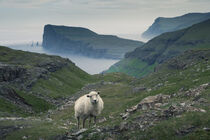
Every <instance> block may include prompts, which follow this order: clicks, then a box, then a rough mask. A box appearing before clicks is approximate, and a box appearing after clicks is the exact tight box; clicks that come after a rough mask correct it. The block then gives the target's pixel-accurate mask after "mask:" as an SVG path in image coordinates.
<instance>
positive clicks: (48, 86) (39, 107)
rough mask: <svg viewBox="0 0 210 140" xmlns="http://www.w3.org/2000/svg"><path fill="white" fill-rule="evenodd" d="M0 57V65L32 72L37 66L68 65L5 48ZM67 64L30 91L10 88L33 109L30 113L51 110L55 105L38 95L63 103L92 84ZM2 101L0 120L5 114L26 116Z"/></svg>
mask: <svg viewBox="0 0 210 140" xmlns="http://www.w3.org/2000/svg"><path fill="white" fill-rule="evenodd" d="M0 54H1V55H0V62H3V63H6V64H13V65H17V66H23V67H25V68H26V69H34V68H35V67H36V66H37V65H38V64H42V63H46V62H57V63H62V62H66V61H67V60H66V59H63V58H61V57H58V56H48V55H45V54H37V53H29V52H24V51H15V50H12V49H9V48H6V47H0ZM67 63H68V65H67V66H65V67H63V68H62V69H60V70H58V71H56V72H50V73H49V77H48V78H47V79H43V78H40V79H38V81H36V82H35V83H34V85H33V86H32V88H31V89H30V90H29V91H25V90H21V89H18V86H19V85H12V84H11V85H10V84H9V85H10V87H11V88H13V89H15V90H16V92H17V94H18V95H20V96H21V97H23V98H24V99H25V101H26V102H27V103H28V104H30V105H31V106H32V109H33V111H35V112H36V113H39V112H43V111H47V110H48V109H50V108H53V107H54V104H52V103H49V101H47V100H45V98H44V99H43V98H40V94H41V95H42V96H44V97H47V98H49V99H55V100H57V99H60V98H62V99H64V98H66V97H69V96H71V95H72V94H73V93H75V92H76V91H78V90H79V89H80V88H81V87H83V86H84V85H85V84H86V83H89V82H93V81H94V79H93V78H92V77H91V76H90V75H88V74H87V73H85V72H84V71H82V70H81V69H79V68H78V67H76V66H75V65H74V64H73V63H72V62H70V61H67ZM1 100H2V102H1V106H0V111H1V114H0V116H5V115H4V114H8V113H13V114H14V115H16V116H17V115H20V116H23V115H27V114H28V113H27V112H25V113H23V112H24V111H23V110H22V111H21V109H20V108H18V107H17V106H15V105H14V104H13V103H12V102H8V101H6V100H4V99H3V98H1ZM3 100H4V101H3ZM7 106H10V107H7ZM28 115H29V114H28Z"/></svg>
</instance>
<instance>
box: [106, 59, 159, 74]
mask: <svg viewBox="0 0 210 140" xmlns="http://www.w3.org/2000/svg"><path fill="white" fill-rule="evenodd" d="M155 66H156V64H153V65H149V64H148V63H147V62H143V61H141V60H138V59H123V60H121V61H120V62H118V63H116V64H114V65H113V66H111V67H110V68H109V69H108V70H107V71H106V73H112V72H121V73H125V74H127V75H130V76H133V77H144V76H145V75H147V74H149V73H151V72H153V71H154V67H155Z"/></svg>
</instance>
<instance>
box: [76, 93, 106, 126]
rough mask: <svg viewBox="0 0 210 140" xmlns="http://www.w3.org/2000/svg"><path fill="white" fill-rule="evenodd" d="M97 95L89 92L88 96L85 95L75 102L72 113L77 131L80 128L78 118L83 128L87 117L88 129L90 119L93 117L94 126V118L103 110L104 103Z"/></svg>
mask: <svg viewBox="0 0 210 140" xmlns="http://www.w3.org/2000/svg"><path fill="white" fill-rule="evenodd" d="M99 94H100V93H99V92H96V91H91V92H90V93H89V94H86V95H84V96H82V97H80V98H79V99H77V100H76V102H75V105H74V111H75V118H76V119H77V126H78V129H79V126H80V118H81V119H82V120H83V128H84V127H85V121H86V119H87V118H88V117H89V127H90V123H91V118H92V117H94V123H95V125H96V116H98V115H99V114H100V113H101V111H102V110H103V108H104V102H103V100H102V99H101V97H100V95H99Z"/></svg>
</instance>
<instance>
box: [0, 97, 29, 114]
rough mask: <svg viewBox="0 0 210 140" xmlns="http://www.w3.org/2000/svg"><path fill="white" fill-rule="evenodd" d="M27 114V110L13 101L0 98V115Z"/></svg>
mask: <svg viewBox="0 0 210 140" xmlns="http://www.w3.org/2000/svg"><path fill="white" fill-rule="evenodd" d="M19 115H20V116H27V115H29V114H28V113H27V112H24V111H23V110H22V109H21V108H19V107H18V106H16V105H14V104H12V103H11V102H9V101H7V100H5V99H2V98H0V117H6V116H19Z"/></svg>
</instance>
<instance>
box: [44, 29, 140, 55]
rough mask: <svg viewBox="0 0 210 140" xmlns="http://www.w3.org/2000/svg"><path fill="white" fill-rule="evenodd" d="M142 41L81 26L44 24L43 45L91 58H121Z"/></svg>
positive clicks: (54, 49)
mask: <svg viewBox="0 0 210 140" xmlns="http://www.w3.org/2000/svg"><path fill="white" fill-rule="evenodd" d="M142 44H143V43H142V42H140V41H133V40H128V39H122V38H118V37H117V36H112V35H99V34H97V33H95V32H93V31H91V30H89V29H86V28H81V27H67V26H55V25H46V26H45V27H44V35H43V47H44V48H45V49H46V50H49V51H52V52H57V53H68V54H78V55H84V56H88V57H93V58H111V59H121V58H123V56H124V54H125V53H126V52H130V51H133V50H134V49H135V48H137V47H140V46H141V45H142Z"/></svg>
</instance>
